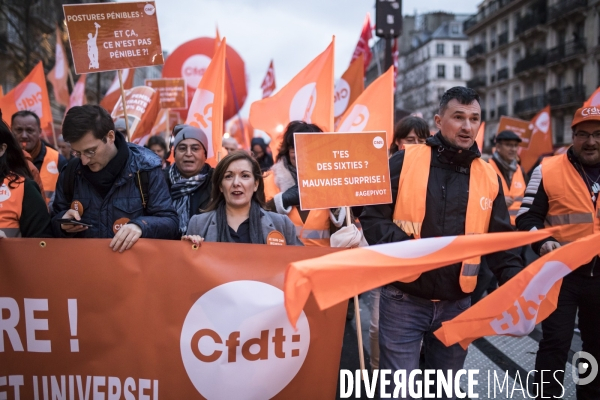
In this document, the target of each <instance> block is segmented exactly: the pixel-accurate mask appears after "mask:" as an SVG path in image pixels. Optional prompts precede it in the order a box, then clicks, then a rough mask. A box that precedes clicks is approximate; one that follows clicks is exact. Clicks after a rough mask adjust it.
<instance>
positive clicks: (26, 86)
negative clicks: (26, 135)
mask: <svg viewBox="0 0 600 400" xmlns="http://www.w3.org/2000/svg"><path fill="white" fill-rule="evenodd" d="M0 109H2V118H4V120H5V121H6V122H7V123H9V124H10V120H11V117H12V115H13V114H14V113H16V112H17V111H21V110H30V111H33V112H34V113H36V114H37V116H38V117H39V118H40V125H41V127H42V130H50V132H51V129H52V128H51V127H52V111H51V109H50V98H49V97H48V88H47V86H46V76H45V75H44V66H43V65H42V62H41V61H40V62H39V63H38V64H37V65H36V66H35V67H34V68H33V70H32V71H31V72H30V73H29V75H27V76H26V77H25V79H23V81H22V82H21V83H19V84H18V85H17V86H16V87H15V88H14V89H13V90H11V91H10V92H8V93H6V96H4V97H2V99H0Z"/></svg>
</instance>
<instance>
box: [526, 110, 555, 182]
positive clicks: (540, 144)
mask: <svg viewBox="0 0 600 400" xmlns="http://www.w3.org/2000/svg"><path fill="white" fill-rule="evenodd" d="M531 124H532V125H533V129H532V132H531V139H529V146H528V147H527V148H525V147H519V157H521V166H522V167H523V169H524V170H525V172H529V171H531V169H532V168H533V166H534V165H535V163H536V162H537V161H538V159H539V158H540V157H541V156H542V155H544V154H548V155H552V153H553V151H554V150H553V148H552V123H551V119H550V106H546V107H545V108H544V109H543V110H542V111H540V112H539V113H537V114H536V116H535V117H533V119H532V120H531Z"/></svg>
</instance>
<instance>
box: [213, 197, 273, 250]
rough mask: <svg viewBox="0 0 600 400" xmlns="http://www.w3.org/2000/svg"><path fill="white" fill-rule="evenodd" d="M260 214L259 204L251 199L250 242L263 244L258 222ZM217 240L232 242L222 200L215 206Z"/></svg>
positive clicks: (263, 240)
mask: <svg viewBox="0 0 600 400" xmlns="http://www.w3.org/2000/svg"><path fill="white" fill-rule="evenodd" d="M261 217H262V215H261V212H260V206H259V205H258V203H257V202H255V201H254V200H252V202H251V203H250V217H249V219H250V240H251V242H252V244H265V239H264V238H263V234H262V226H261V223H260V219H261ZM217 242H223V243H232V242H233V239H231V235H229V225H228V224H227V211H226V210H225V201H222V202H221V204H219V207H218V208H217Z"/></svg>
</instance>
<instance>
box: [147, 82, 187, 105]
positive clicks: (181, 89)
mask: <svg viewBox="0 0 600 400" xmlns="http://www.w3.org/2000/svg"><path fill="white" fill-rule="evenodd" d="M145 85H146V86H148V87H151V88H153V89H155V90H156V91H157V92H158V94H159V98H160V108H171V109H175V110H180V109H186V108H187V89H186V86H185V79H183V78H166V79H164V78H163V79H146V82H145Z"/></svg>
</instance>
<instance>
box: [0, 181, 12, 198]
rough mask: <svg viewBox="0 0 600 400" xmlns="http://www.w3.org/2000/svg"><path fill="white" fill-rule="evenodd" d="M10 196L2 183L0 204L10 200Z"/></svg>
mask: <svg viewBox="0 0 600 400" xmlns="http://www.w3.org/2000/svg"><path fill="white" fill-rule="evenodd" d="M10 194H11V193H10V189H9V188H8V186H6V184H4V183H3V184H2V186H0V202H3V201H6V200H8V199H10Z"/></svg>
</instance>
